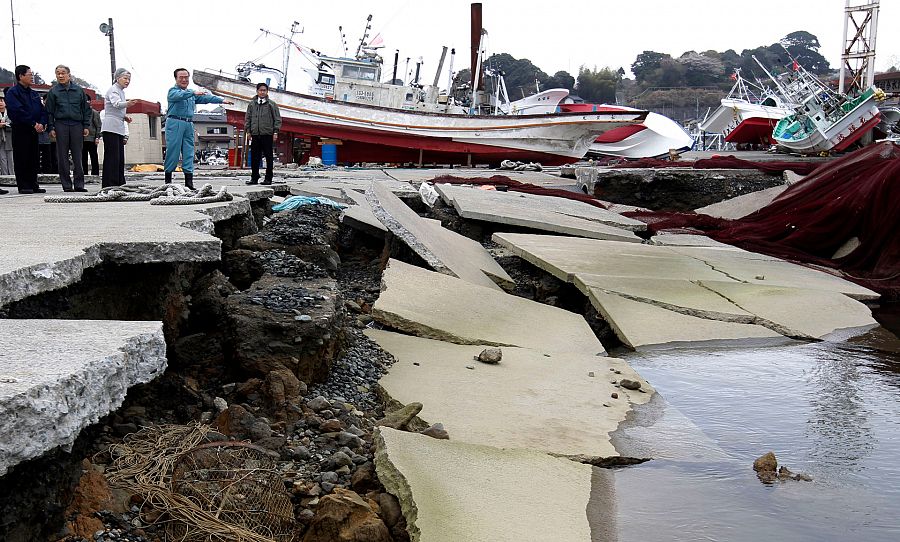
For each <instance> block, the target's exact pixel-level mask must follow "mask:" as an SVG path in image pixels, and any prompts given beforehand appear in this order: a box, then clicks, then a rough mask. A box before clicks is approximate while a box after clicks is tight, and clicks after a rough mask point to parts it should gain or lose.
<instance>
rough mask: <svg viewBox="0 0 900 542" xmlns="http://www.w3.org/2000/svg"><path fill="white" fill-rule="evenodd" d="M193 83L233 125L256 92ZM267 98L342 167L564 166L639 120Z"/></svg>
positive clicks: (292, 127) (199, 76)
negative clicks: (366, 149)
mask: <svg viewBox="0 0 900 542" xmlns="http://www.w3.org/2000/svg"><path fill="white" fill-rule="evenodd" d="M194 82H195V83H197V84H198V85H202V86H204V87H206V88H209V89H210V90H211V91H212V92H213V93H214V94H216V95H219V96H222V97H226V98H228V99H231V100H233V101H234V102H235V104H234V105H229V106H227V110H228V113H229V118H230V119H233V120H235V121H237V120H238V119H240V120H242V119H241V117H242V115H243V111H244V110H246V107H247V104H248V103H249V101H250V100H251V99H253V98H254V97H255V94H256V93H255V89H254V87H253V85H252V84H250V83H248V82H244V81H239V80H237V79H231V78H227V77H223V76H220V75H218V74H213V73H208V72H203V71H195V72H194ZM269 94H270V97H271V98H272V99H273V100H274V101H275V102H276V103H278V105H279V108H280V110H281V116H282V130H283V131H292V132H294V133H295V134H302V135H308V136H312V137H319V138H331V139H338V140H341V142H342V147H341V149H340V161H342V162H360V161H378V162H396V161H402V162H416V161H419V162H429V163H462V164H466V163H468V164H476V163H499V162H500V161H502V160H506V159H511V160H523V161H540V162H542V163H544V164H546V165H557V164H565V163H571V162H575V161H577V160H579V159H581V158H582V157H583V156H584V155H585V153H587V151H588V149H589V147H590V145H591V143H592V142H593V141H594V140H595V139H596V138H597V136H599V135H601V134H603V133H604V132H606V131H608V130H611V129H615V128H619V127H622V126H627V125H629V124H634V123H638V122H641V121H643V120H644V118H645V117H646V115H647V113H646V112H644V111H637V112H631V111H629V112H593V113H584V114H581V113H568V114H567V113H560V114H544V115H511V116H487V115H485V116H467V115H452V114H438V113H424V112H416V111H406V110H399V109H389V108H384V107H378V106H372V105H366V104H354V103H347V102H341V101H334V100H326V99H322V98H318V97H314V96H305V95H302V94H297V93H292V92H287V91H276V90H271V91H270V93H269ZM351 143H356V144H351ZM359 144H365V145H377V146H380V148H381V150H382V151H386V150H390V152H389V153H388V154H390V156H392V157H402V158H403V159H402V160H395V159H381V160H371V159H370V158H371V157H370V156H366V157H363V156H362V154H361V153H360V150H361V148H362V147H361V145H359ZM426 153H428V154H429V155H430V156H427V157H426ZM364 154H367V155H368V154H372V153H364ZM378 154H379V156H383V155H385V153H384V152H381V153H378Z"/></svg>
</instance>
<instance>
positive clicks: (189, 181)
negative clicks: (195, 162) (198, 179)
mask: <svg viewBox="0 0 900 542" xmlns="http://www.w3.org/2000/svg"><path fill="white" fill-rule="evenodd" d="M184 186H186V187H188V188H190V189H191V190H196V189H195V188H194V174H193V173H188V172H187V171H185V172H184Z"/></svg>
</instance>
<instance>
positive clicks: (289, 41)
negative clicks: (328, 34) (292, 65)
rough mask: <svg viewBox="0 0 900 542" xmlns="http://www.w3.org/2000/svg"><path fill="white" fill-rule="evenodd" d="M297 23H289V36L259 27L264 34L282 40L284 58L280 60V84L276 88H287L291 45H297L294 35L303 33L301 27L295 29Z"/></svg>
mask: <svg viewBox="0 0 900 542" xmlns="http://www.w3.org/2000/svg"><path fill="white" fill-rule="evenodd" d="M299 25H300V23H299V22H297V21H294V24H292V25H291V36H290V37H288V36H282V35H281V34H276V33H275V32H271V31H269V30H266V29H265V28H260V29H259V31H260V32H262V33H264V34H266V35H269V36H275V37H276V38H281V39H282V40H283V41H284V60H283V61H282V64H281V67H282V74H281V84H279V85H278V90H284V89H286V88H287V76H288V63H289V62H290V60H291V46H292V45H297V44H296V43H294V35H295V34H302V33H303V29H302V28H301V29H300V30H297V27H298V26H299ZM299 47H300V46H299V45H297V48H299Z"/></svg>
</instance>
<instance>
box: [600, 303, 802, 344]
mask: <svg viewBox="0 0 900 542" xmlns="http://www.w3.org/2000/svg"><path fill="white" fill-rule="evenodd" d="M588 298H589V299H590V300H591V304H592V305H593V306H594V308H596V309H597V311H598V312H600V314H601V315H602V316H603V319H604V320H606V321H607V322H608V323H609V325H610V327H612V329H613V331H614V332H615V334H616V336H617V337H618V338H619V340H621V341H622V343H624V344H625V345H626V346H628V347H630V348H633V349H635V350H646V349H649V348H659V347H665V346H679V345H686V344H691V345H696V344H697V343H706V344H707V345H724V344H733V345H750V344H779V343H782V342H786V341H788V340H789V339H787V338H786V337H784V335H781V334H780V333H777V332H775V331H772V330H771V329H768V328H765V327H762V326H758V325H754V324H736V323H732V322H723V321H720V320H710V319H706V318H698V317H696V316H689V315H687V314H682V313H680V312H674V311H671V310H668V309H664V308H662V307H659V306H657V305H653V304H651V303H644V302H641V301H633V300H631V299H626V298H624V297H622V296H620V295H616V294H610V293H606V292H604V291H603V290H601V289H600V288H589V289H588Z"/></svg>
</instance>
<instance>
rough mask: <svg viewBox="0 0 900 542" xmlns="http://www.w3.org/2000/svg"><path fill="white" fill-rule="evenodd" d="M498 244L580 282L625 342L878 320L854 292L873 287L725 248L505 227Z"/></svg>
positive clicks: (810, 335) (806, 329)
mask: <svg viewBox="0 0 900 542" xmlns="http://www.w3.org/2000/svg"><path fill="white" fill-rule="evenodd" d="M673 237H674V236H673ZM494 241H496V242H497V243H499V244H500V245H502V246H504V247H507V248H509V249H510V250H511V251H512V252H513V253H515V254H519V255H521V256H522V257H523V258H524V259H526V260H527V261H529V262H531V263H533V264H534V265H536V266H538V267H539V268H541V269H544V270H546V271H548V272H549V273H551V274H553V275H554V276H556V277H558V278H560V279H561V280H565V281H567V282H572V283H574V284H575V285H576V287H578V288H579V290H581V291H582V292H583V293H584V294H585V295H587V296H588V297H589V299H590V300H591V302H592V304H593V305H594V307H595V308H596V309H597V310H598V311H599V312H600V313H601V314H602V315H603V317H604V319H606V321H607V322H608V323H609V324H610V326H611V327H612V328H613V330H614V331H615V332H616V334H617V336H618V337H619V338H620V339H621V340H622V342H623V343H625V344H626V345H628V346H630V347H632V348H636V349H639V348H647V347H655V346H661V345H665V344H673V345H675V344H688V343H694V342H719V341H729V342H733V341H739V342H740V341H747V340H762V339H778V338H780V337H790V338H798V339H814V338H823V337H826V336H828V335H830V334H832V333H835V332H839V331H844V332H851V333H852V332H855V331H858V330H864V329H868V328H870V327H872V325H873V324H874V321H873V320H872V318H871V313H870V311H869V309H868V308H867V307H866V306H865V305H863V304H862V303H859V302H858V301H855V300H854V299H851V298H855V297H861V298H866V296H868V295H875V294H874V292H870V291H869V290H866V289H864V288H861V287H859V286H857V285H856V284H853V283H850V282H848V281H845V280H843V279H839V278H837V277H834V276H832V275H829V274H827V273H822V272H819V271H816V270H813V269H808V268H806V267H803V266H799V265H795V264H791V263H789V262H785V261H783V260H779V259H778V258H773V257H770V256H765V255H761V254H755V253H752V252H748V251H745V250H741V249H738V248H735V247H730V246H727V245H725V246H722V247H715V246H714V247H703V246H659V245H632V244H627V243H615V242H610V241H598V240H591V239H574V238H569V237H556V236H540V235H524V234H508V233H498V234H495V235H494ZM708 284H721V285H722V286H721V287H719V288H716V289H713V288H709V287H708ZM726 292H728V293H733V294H734V296H735V297H731V296H730V295H728V294H727V293H726ZM741 301H744V302H741ZM820 314H824V315H827V316H818V315H820ZM844 334H846V333H844Z"/></svg>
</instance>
